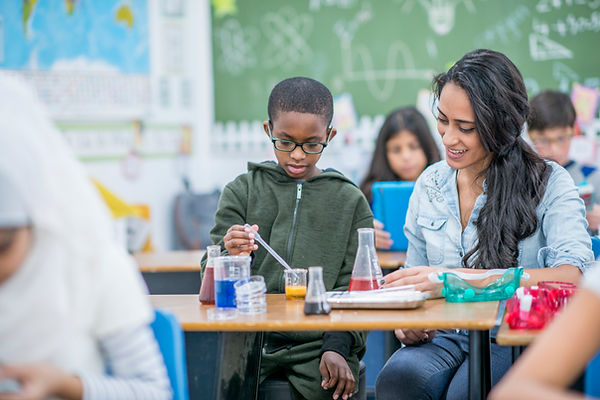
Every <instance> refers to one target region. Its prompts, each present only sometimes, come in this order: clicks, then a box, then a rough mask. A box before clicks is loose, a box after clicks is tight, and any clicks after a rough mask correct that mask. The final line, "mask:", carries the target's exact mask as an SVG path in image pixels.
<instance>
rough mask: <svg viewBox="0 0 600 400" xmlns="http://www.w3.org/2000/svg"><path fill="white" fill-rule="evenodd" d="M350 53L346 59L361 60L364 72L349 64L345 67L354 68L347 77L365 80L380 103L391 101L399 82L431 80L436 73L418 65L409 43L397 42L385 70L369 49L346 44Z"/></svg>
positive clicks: (348, 72)
mask: <svg viewBox="0 0 600 400" xmlns="http://www.w3.org/2000/svg"><path fill="white" fill-rule="evenodd" d="M342 47H345V48H346V49H345V50H343V51H345V52H348V53H349V54H348V55H349V57H348V56H347V58H346V57H344V58H345V59H346V60H348V61H354V60H356V59H358V61H359V62H358V64H362V67H363V69H362V70H355V69H354V68H353V67H354V62H345V63H344V65H345V66H350V68H351V69H350V70H349V69H348V68H346V71H345V74H344V77H345V79H346V80H349V81H364V82H366V84H367V88H368V89H369V92H370V93H371V95H372V96H373V98H375V99H376V100H379V101H386V100H388V99H389V98H390V97H391V96H392V94H393V92H394V88H395V86H396V81H398V80H405V79H411V80H413V79H422V80H430V79H431V78H432V77H433V75H434V72H433V70H427V69H417V68H416V67H415V63H414V57H413V55H412V53H411V51H410V49H409V48H408V46H406V44H404V43H403V42H401V41H396V42H393V43H392V44H391V45H390V47H389V49H388V52H387V57H386V60H385V63H384V66H385V69H376V66H375V63H374V61H373V57H372V56H371V53H370V52H369V49H368V48H367V46H364V45H360V46H356V47H355V48H353V49H350V47H349V46H348V45H347V46H344V45H342Z"/></svg>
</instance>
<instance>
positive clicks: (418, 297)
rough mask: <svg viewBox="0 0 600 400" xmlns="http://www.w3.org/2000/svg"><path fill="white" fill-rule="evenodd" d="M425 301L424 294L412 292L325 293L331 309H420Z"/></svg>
mask: <svg viewBox="0 0 600 400" xmlns="http://www.w3.org/2000/svg"><path fill="white" fill-rule="evenodd" d="M426 299H427V296H426V295H425V293H423V292H419V291H414V290H410V291H408V290H403V291H394V292H381V293H378V290H372V291H365V292H356V291H355V292H327V302H328V303H329V305H331V308H382V309H409V308H417V307H421V306H422V305H423V303H424V302H425V300H426Z"/></svg>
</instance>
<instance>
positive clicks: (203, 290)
mask: <svg viewBox="0 0 600 400" xmlns="http://www.w3.org/2000/svg"><path fill="white" fill-rule="evenodd" d="M220 255H221V246H219V245H213V246H208V247H206V267H205V268H204V276H203V277H202V285H201V286H200V293H199V294H198V299H199V300H200V303H202V304H215V268H214V266H215V265H214V259H215V257H219V256H220Z"/></svg>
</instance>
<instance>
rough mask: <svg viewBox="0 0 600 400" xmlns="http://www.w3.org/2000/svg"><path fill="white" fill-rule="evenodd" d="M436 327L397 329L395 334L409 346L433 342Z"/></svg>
mask: <svg viewBox="0 0 600 400" xmlns="http://www.w3.org/2000/svg"><path fill="white" fill-rule="evenodd" d="M435 332H436V331H435V330H434V329H396V330H395V331H394V334H395V335H396V337H397V338H398V340H399V341H401V342H402V343H404V344H405V345H407V346H412V345H415V344H423V343H427V342H431V341H432V340H433V337H434V336H435Z"/></svg>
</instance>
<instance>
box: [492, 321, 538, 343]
mask: <svg viewBox="0 0 600 400" xmlns="http://www.w3.org/2000/svg"><path fill="white" fill-rule="evenodd" d="M541 332H542V330H541V329H536V330H529V329H510V328H509V327H508V324H507V323H506V320H505V319H503V320H502V325H500V329H498V334H497V335H496V343H498V344H499V345H501V346H527V345H529V344H531V343H532V342H533V340H534V339H535V338H536V337H537V336H538V335H539V334H540V333H541Z"/></svg>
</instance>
